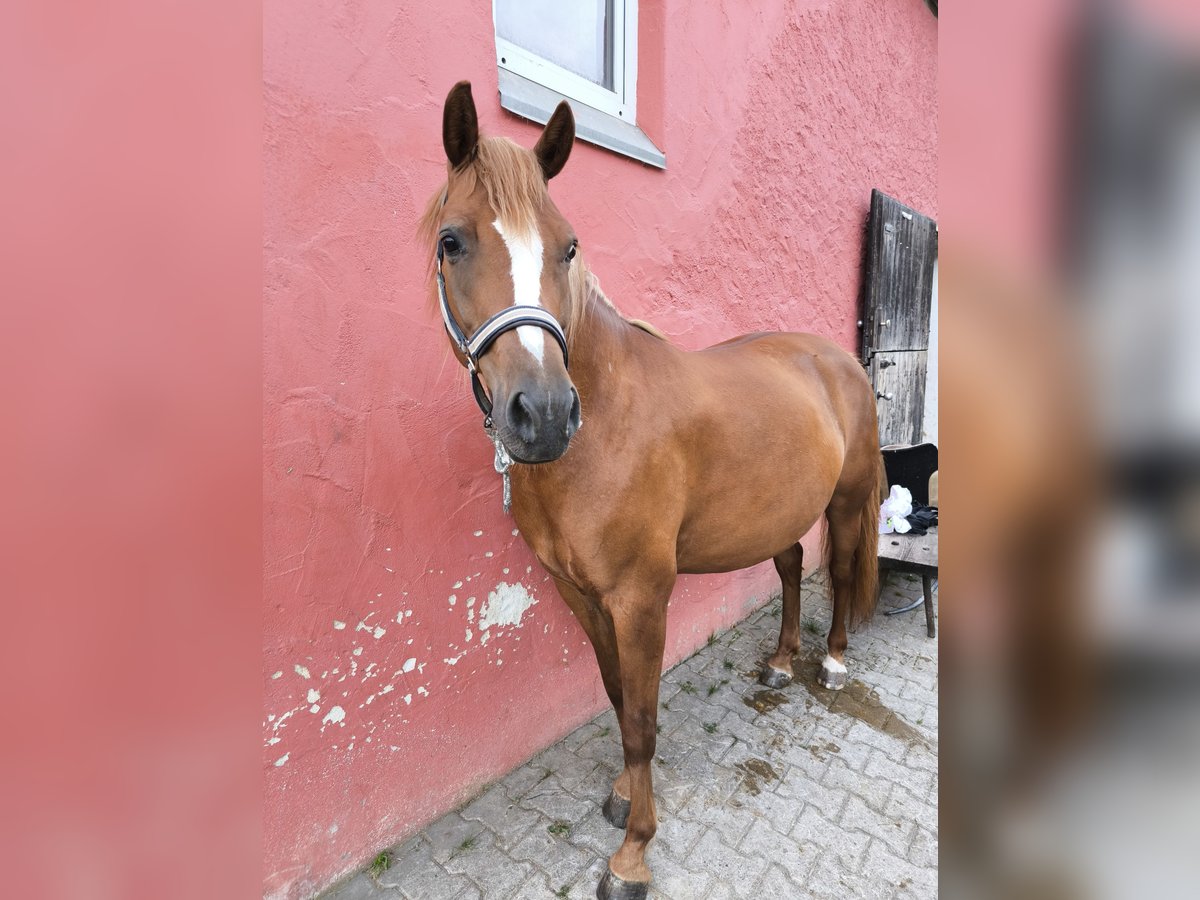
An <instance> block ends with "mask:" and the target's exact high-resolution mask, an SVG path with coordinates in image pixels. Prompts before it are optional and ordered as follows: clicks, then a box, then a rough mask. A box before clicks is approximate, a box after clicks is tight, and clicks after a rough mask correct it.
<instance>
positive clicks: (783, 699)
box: [742, 690, 791, 713]
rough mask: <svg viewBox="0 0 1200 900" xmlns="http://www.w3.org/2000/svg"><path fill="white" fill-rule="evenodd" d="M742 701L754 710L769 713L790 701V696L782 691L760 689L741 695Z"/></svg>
mask: <svg viewBox="0 0 1200 900" xmlns="http://www.w3.org/2000/svg"><path fill="white" fill-rule="evenodd" d="M742 702H743V703H745V704H746V705H747V706H748V707H750V708H751V709H753V710H755V711H756V712H760V713H769V712H771V711H773V710H776V709H779V707H781V706H783V705H784V704H785V703H790V702H791V698H790V697H788V695H787V694H785V693H783V691H772V690H762V691H755V692H754V693H753V694H751V695H750V696H749V697H743V698H742Z"/></svg>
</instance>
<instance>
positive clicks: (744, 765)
mask: <svg viewBox="0 0 1200 900" xmlns="http://www.w3.org/2000/svg"><path fill="white" fill-rule="evenodd" d="M734 768H735V769H737V770H738V771H740V772H741V773H742V786H743V787H745V788H746V790H747V791H749V792H750V793H751V794H753V795H754V796H755V797H757V796H758V795H759V794H760V793H761V792H762V785H763V782H765V781H778V780H779V773H778V772H776V771H775V769H774V768H773V767H772V766H771V764H770V763H769V762H767V761H766V760H765V759H759V758H758V757H755V756H752V757H750V758H749V759H747V760H743V761H742V762H740V763H738V764H737V765H735V766H734Z"/></svg>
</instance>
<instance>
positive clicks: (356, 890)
mask: <svg viewBox="0 0 1200 900" xmlns="http://www.w3.org/2000/svg"><path fill="white" fill-rule="evenodd" d="M399 896H401V895H400V894H398V893H396V891H395V890H392V889H388V888H381V887H380V886H379V885H378V884H376V883H375V880H374V879H373V878H371V876H370V875H368V874H367V873H366V872H359V873H358V874H357V875H355V876H354V877H353V878H350V879H348V880H346V881H343V882H342V883H341V884H339V885H337V886H336V887H334V888H333V890H331V891H327V892H326V893H325V894H323V895H322V898H323V900H381V898H383V897H390V898H396V897H399Z"/></svg>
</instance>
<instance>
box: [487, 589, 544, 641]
mask: <svg viewBox="0 0 1200 900" xmlns="http://www.w3.org/2000/svg"><path fill="white" fill-rule="evenodd" d="M536 603H537V600H535V599H534V598H533V595H532V594H530V593H529V590H528V588H526V587H525V585H523V584H521V583H520V582H517V583H516V584H509V583H508V582H506V581H502V582H500V583H499V584H498V585H496V589H495V590H494V591H491V592H489V593H488V595H487V599H486V600H484V601H483V605H482V606H480V608H479V629H480V631H486V630H487V629H489V628H493V627H497V628H498V627H501V626H505V625H513V626H519V625H520V624H521V616H523V615H524V614H525V611H526V610H528V609H529V607H531V606H533V605H535V604H536Z"/></svg>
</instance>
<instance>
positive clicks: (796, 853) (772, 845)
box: [738, 819, 821, 896]
mask: <svg viewBox="0 0 1200 900" xmlns="http://www.w3.org/2000/svg"><path fill="white" fill-rule="evenodd" d="M738 849H739V850H741V851H742V852H743V853H745V854H747V855H753V856H758V857H761V858H762V859H764V860H766V862H767V865H768V866H769V867H770V866H773V867H775V868H777V869H779V870H782V871H783V872H784V873H785V874H786V876H787V879H788V880H789V881H791V882H792V883H793V884H797V885H801V884H804V880H805V879H806V878H807V877H808V872H809V870H810V869H811V868H812V867H813V865H814V864H815V863H816V861H817V858H818V857H819V856H820V855H821V851H820V849H819V848H818V847H817V846H816V845H815V844H809V843H796V841H795V840H793V839H792V838H791V836H790V835H788V836H787V837H785V836H784V835H783V834H780V833H779V832H778V831H776V830H775V828H774V827H772V823H769V822H767V821H765V820H763V819H759V820H758V821H757V822H754V823H752V824H751V826H750V830H749V831H747V832H746V836H745V837H744V838H742V842H741V844H740V845H739V846H738ZM761 888H762V885H761V884H760V885H759V890H760V893H761ZM767 896H778V895H777V894H767Z"/></svg>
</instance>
